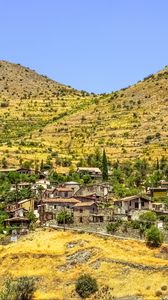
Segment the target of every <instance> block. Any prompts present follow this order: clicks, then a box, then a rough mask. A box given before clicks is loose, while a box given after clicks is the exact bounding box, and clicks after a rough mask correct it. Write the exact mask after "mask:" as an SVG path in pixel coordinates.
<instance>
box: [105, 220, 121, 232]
mask: <svg viewBox="0 0 168 300" xmlns="http://www.w3.org/2000/svg"><path fill="white" fill-rule="evenodd" d="M121 223H122V222H121V221H119V220H118V221H116V222H113V223H109V224H107V226H106V230H107V232H108V233H114V232H115V231H117V229H118V228H119V226H120V225H121Z"/></svg>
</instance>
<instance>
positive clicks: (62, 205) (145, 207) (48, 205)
mask: <svg viewBox="0 0 168 300" xmlns="http://www.w3.org/2000/svg"><path fill="white" fill-rule="evenodd" d="M1 172H2V170H1ZM5 172H8V170H5ZM13 172H14V173H19V174H26V175H28V176H29V175H30V174H32V173H33V170H31V169H26V168H20V169H17V170H14V171H13ZM76 172H77V173H78V174H82V175H89V176H90V177H91V179H92V182H91V183H88V184H80V183H79V182H75V181H67V182H63V183H59V184H56V185H54V184H53V183H52V182H51V181H50V180H49V178H48V175H47V174H45V173H42V172H41V173H39V176H38V177H39V178H38V180H36V181H35V182H34V183H30V182H19V183H17V184H16V183H14V184H12V186H11V191H14V192H16V194H17V193H18V192H21V191H22V190H23V189H25V188H29V189H30V190H31V191H32V194H33V195H34V196H33V197H32V196H30V197H29V198H25V199H23V200H20V201H18V200H17V201H16V200H15V201H12V202H8V203H5V202H4V203H3V202H2V203H1V207H2V208H1V211H2V210H3V211H4V213H6V215H5V216H8V217H6V218H3V222H1V224H3V227H2V228H3V230H1V231H2V233H10V234H11V235H13V234H14V235H17V234H21V233H26V232H28V231H29V230H30V229H31V228H32V224H33V226H34V228H35V227H41V226H52V227H55V228H59V227H60V228H63V229H64V230H66V228H73V229H80V230H84V231H87V230H91V231H98V232H102V233H103V232H104V233H105V232H109V233H112V234H114V233H116V231H117V229H118V227H119V225H120V224H124V227H123V228H124V229H122V232H120V235H123V236H130V237H132V231H129V230H128V229H127V228H126V227H127V226H126V224H127V225H128V224H129V223H132V224H133V228H136V226H137V223H136V222H138V221H139V220H141V225H142V222H143V218H142V216H144V215H145V214H146V213H149V220H148V214H147V215H146V219H145V221H144V222H146V221H148V222H152V224H154V225H155V226H156V227H157V228H158V229H160V230H164V229H165V228H167V227H166V225H167V223H165V221H167V216H168V207H167V205H166V204H165V202H164V201H162V199H163V198H164V197H167V195H168V182H167V181H165V180H161V181H160V184H159V186H157V187H149V188H147V189H146V190H144V192H143V193H142V194H139V195H132V196H128V197H120V198H116V197H115V195H114V191H113V186H112V185H110V184H109V182H105V181H102V171H101V170H100V169H99V168H94V167H91V168H89V167H78V168H77V170H76ZM151 213H152V214H153V215H154V216H155V218H154V219H153V218H152V219H151V215H150V214H151ZM108 228H110V229H109V230H108ZM137 228H140V227H137ZM9 229H10V230H9ZM135 237H136V236H135ZM140 237H141V235H140Z"/></svg>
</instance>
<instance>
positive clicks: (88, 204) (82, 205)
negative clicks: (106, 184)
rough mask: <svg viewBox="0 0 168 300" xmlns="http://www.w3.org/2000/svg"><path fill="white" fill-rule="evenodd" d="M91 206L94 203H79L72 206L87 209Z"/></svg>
mask: <svg viewBox="0 0 168 300" xmlns="http://www.w3.org/2000/svg"><path fill="white" fill-rule="evenodd" d="M93 204H95V202H93V201H92V202H79V203H77V204H75V205H74V207H84V206H85V207H88V206H92V205H93Z"/></svg>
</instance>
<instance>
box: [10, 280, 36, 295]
mask: <svg viewBox="0 0 168 300" xmlns="http://www.w3.org/2000/svg"><path fill="white" fill-rule="evenodd" d="M34 291H35V281H34V279H33V278H30V277H26V276H25V277H20V278H18V279H17V281H16V283H15V294H16V299H17V300H31V299H33V293H34Z"/></svg>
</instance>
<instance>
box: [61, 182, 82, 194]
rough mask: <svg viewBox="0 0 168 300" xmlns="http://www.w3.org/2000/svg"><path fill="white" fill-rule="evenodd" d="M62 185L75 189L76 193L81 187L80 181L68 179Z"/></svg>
mask: <svg viewBox="0 0 168 300" xmlns="http://www.w3.org/2000/svg"><path fill="white" fill-rule="evenodd" d="M62 187H64V188H69V189H71V190H73V191H74V194H75V193H76V192H77V191H78V190H79V189H80V183H78V182H76V181H67V182H65V183H64V184H63V185H62Z"/></svg>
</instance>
